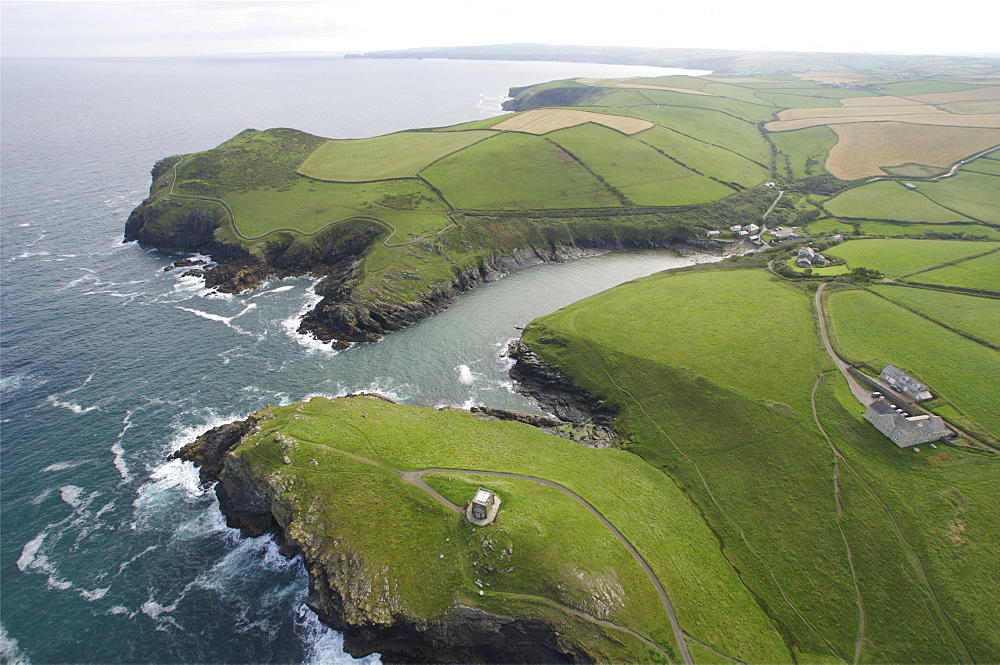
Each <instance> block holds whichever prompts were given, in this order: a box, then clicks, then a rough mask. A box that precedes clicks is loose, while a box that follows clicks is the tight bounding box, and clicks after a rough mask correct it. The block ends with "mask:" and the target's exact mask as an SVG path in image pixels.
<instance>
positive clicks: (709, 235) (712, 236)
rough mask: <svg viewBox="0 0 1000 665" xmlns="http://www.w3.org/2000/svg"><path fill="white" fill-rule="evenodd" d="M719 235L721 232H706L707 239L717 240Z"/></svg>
mask: <svg viewBox="0 0 1000 665" xmlns="http://www.w3.org/2000/svg"><path fill="white" fill-rule="evenodd" d="M720 235H722V231H709V232H708V237H709V238H718V237H719V236H720Z"/></svg>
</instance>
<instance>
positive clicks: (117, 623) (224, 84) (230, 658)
mask: <svg viewBox="0 0 1000 665" xmlns="http://www.w3.org/2000/svg"><path fill="white" fill-rule="evenodd" d="M0 66H2V81H3V95H2V98H0V105H2V108H0V111H2V113H0V122H2V138H3V141H2V149H0V185H2V198H0V481H2V485H0V502H2V513H0V529H2V538H0V617H2V619H0V621H2V628H0V630H2V633H0V657H2V659H3V660H4V661H5V662H18V660H23V661H26V662H35V663H47V662H192V661H198V662H208V663H215V662H220V663H221V662H263V661H268V662H328V663H329V662H333V663H339V662H348V661H350V660H351V659H350V657H349V656H347V655H346V654H344V653H343V651H342V649H341V640H340V636H339V635H338V634H337V633H336V632H335V631H332V630H330V629H328V628H326V627H324V626H322V625H321V624H320V623H319V622H318V621H317V620H316V619H315V617H314V616H313V615H312V613H311V612H310V611H309V610H308V609H307V608H306V607H305V606H304V604H303V601H304V599H305V595H306V592H307V588H306V574H305V571H304V570H303V568H302V566H301V564H300V563H299V562H298V561H294V560H293V561H289V560H286V559H284V558H282V557H281V556H280V555H279V554H278V552H277V548H276V546H275V545H274V543H273V542H272V541H271V540H270V539H268V538H262V539H251V540H241V539H239V538H238V535H237V533H236V532H234V531H232V530H230V529H228V528H226V526H225V524H224V520H223V519H222V516H221V514H220V513H219V511H218V507H217V503H216V501H215V499H214V494H213V493H212V492H211V491H210V490H209V489H206V488H203V487H200V486H199V484H198V481H197V474H196V473H195V471H194V469H193V468H192V467H191V466H190V465H186V464H181V463H179V462H176V461H168V460H167V457H168V455H169V454H170V453H171V452H173V451H174V450H176V449H177V448H178V447H179V446H180V445H182V444H183V443H185V442H187V441H190V440H191V439H193V438H194V437H195V436H196V435H197V434H198V433H200V432H201V431H203V430H205V429H206V428H208V427H211V426H214V425H217V424H220V423H223V422H227V421H229V420H233V419H236V418H240V417H244V416H246V415H247V414H249V413H251V412H252V411H254V410H256V409H258V408H261V407H262V406H264V405H266V404H269V403H279V404H287V403H290V402H292V401H296V400H299V399H304V398H308V397H309V396H311V395H317V394H321V395H327V396H335V395H342V394H346V393H348V392H354V391H358V390H370V391H377V392H382V393H385V394H387V395H389V396H391V397H393V398H395V399H399V400H402V401H407V402H410V403H416V404H427V405H433V406H442V405H454V406H465V407H468V406H471V405H473V404H485V405H489V406H494V407H500V408H516V409H520V410H537V408H536V407H535V406H534V405H532V404H531V403H529V402H527V401H526V400H524V399H523V398H522V397H520V396H519V395H517V394H516V393H514V392H512V390H511V385H510V381H509V379H508V378H507V376H506V369H507V363H506V361H505V360H504V359H503V358H501V357H500V355H499V354H500V351H502V349H503V348H504V346H505V345H506V343H507V341H509V340H510V339H512V338H514V337H516V335H517V330H516V329H515V328H514V326H516V325H522V324H524V323H527V322H528V321H530V320H531V319H532V318H534V317H536V316H539V315H541V314H545V313H547V312H550V311H553V310H554V309H557V308H558V307H561V306H564V305H566V304H569V303H570V302H573V301H575V300H578V299H579V298H582V297H585V296H586V295H590V294H592V293H595V292H597V291H600V290H602V289H604V288H608V287H610V286H612V285H614V284H617V283H620V282H622V281H625V280H628V279H632V278H634V277H638V276H640V275H644V274H649V273H651V272H654V271H656V270H661V269H664V268H668V267H673V266H675V265H682V264H686V263H689V262H690V261H691V260H692V259H690V258H681V257H678V256H676V255H674V254H671V253H669V252H637V253H629V254H608V255H603V256H600V257H594V258H590V259H583V260H580V261H576V262H572V263H567V264H559V265H542V266H536V267H533V268H528V269H525V270H522V271H518V272H516V273H514V274H513V275H511V276H508V277H506V278H504V279H503V280H501V281H499V282H496V283H493V284H488V285H485V286H483V287H481V288H479V289H477V290H475V291H473V292H471V293H469V294H465V295H464V296H463V297H462V298H461V299H460V300H459V302H458V303H457V304H456V305H455V306H453V307H452V308H451V309H449V310H448V311H446V312H444V313H442V314H440V315H437V316H433V317H431V318H429V319H427V320H425V321H422V322H420V323H418V324H416V325H414V326H412V327H411V328H409V329H407V330H405V331H401V332H399V333H394V334H393V335H390V336H388V337H387V338H386V339H384V340H383V341H381V342H379V343H376V344H368V345H359V346H357V347H355V348H352V349H349V350H348V351H345V352H341V353H336V352H333V351H331V350H330V349H329V347H327V346H325V345H321V344H318V343H316V342H315V341H314V340H311V339H309V338H306V337H303V336H300V335H298V334H296V333H295V328H296V326H297V319H298V317H299V316H300V315H301V314H302V313H303V312H304V311H305V309H306V308H308V307H309V306H311V304H313V303H314V302H315V301H316V297H315V295H314V294H313V293H312V291H311V287H312V284H313V281H312V280H311V279H310V278H308V277H302V278H295V279H288V280H282V281H277V280H275V281H272V282H269V283H267V284H265V285H264V286H263V287H262V288H260V289H257V290H256V291H254V292H252V293H247V294H243V295H237V296H223V295H218V294H211V293H209V292H208V291H207V290H206V289H204V287H203V285H202V284H201V283H200V282H198V281H197V280H196V279H194V278H186V277H183V276H182V274H181V272H182V271H174V272H169V273H166V272H163V268H164V267H165V266H167V265H168V264H169V263H170V262H171V261H172V260H173V259H174V258H176V257H170V256H166V255H163V254H161V253H159V252H147V251H144V250H142V249H140V248H139V247H137V246H135V245H134V244H128V245H123V244H121V239H122V230H123V226H124V222H125V219H126V218H127V216H128V213H129V211H130V210H131V209H132V208H133V207H134V206H135V205H137V204H138V203H139V202H140V201H141V200H142V198H143V197H144V196H145V194H146V191H147V188H148V186H149V169H150V168H151V167H152V165H153V163H154V162H155V161H156V160H157V159H159V158H161V157H164V156H167V155H170V154H177V153H184V152H192V151H197V150H204V149H207V148H210V147H212V146H214V145H217V144H219V143H221V142H222V141H225V140H226V139H228V138H230V137H231V136H233V135H234V134H236V133H238V132H239V131H241V130H243V129H245V128H247V127H255V128H258V129H264V128H268V127H275V126H288V127H295V128H298V129H303V130H305V131H309V132H313V133H316V134H319V135H322V136H329V137H334V138H357V137H363V136H372V135H377V134H384V133H388V132H392V131H398V130H401V129H407V128H413V127H426V126H440V125H446V124H453V123H457V122H464V121H468V120H475V119H478V118H483V117H488V116H492V115H497V114H499V113H501V111H500V108H499V105H500V102H501V101H502V100H503V99H504V98H505V97H506V91H507V89H508V88H509V87H510V86H516V85H527V84H530V83H535V82H540V81H545V80H550V79H555V78H565V77H570V76H624V75H639V74H650V73H659V74H662V73H663V70H654V69H652V68H634V67H629V68H625V67H614V66H601V65H576V64H571V63H504V62H462V61H433V60H425V61H378V60H342V59H323V58H303V59H296V58H283V59H254V58H240V59H230V60H227V59H206V60H189V59H145V60H143V59H136V60H127V59H122V60H99V59H94V60H59V59H48V60H17V59H5V60H4V61H3V62H2V65H0Z"/></svg>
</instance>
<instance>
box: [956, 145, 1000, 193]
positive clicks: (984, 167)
mask: <svg viewBox="0 0 1000 665" xmlns="http://www.w3.org/2000/svg"><path fill="white" fill-rule="evenodd" d="M994 154H996V153H994ZM962 170H963V171H968V172H970V173H985V174H987V175H993V176H1000V161H998V160H996V159H986V158H983V157H980V158H979V159H977V160H976V161H974V162H970V163H969V164H966V165H965V166H963V167H962ZM995 186H998V187H1000V184H996V185H995Z"/></svg>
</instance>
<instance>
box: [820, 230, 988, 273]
mask: <svg viewBox="0 0 1000 665" xmlns="http://www.w3.org/2000/svg"><path fill="white" fill-rule="evenodd" d="M996 247H1000V244H997V243H995V242H964V241H961V240H908V239H899V240H895V239H870V240H848V241H847V242H844V243H841V244H839V245H837V246H836V247H831V248H830V249H828V250H827V251H826V253H827V254H830V255H832V256H837V257H840V258H842V259H844V260H845V261H847V264H848V265H849V266H850V267H851V268H861V267H864V268H872V269H874V270H878V271H879V272H881V273H883V274H884V275H886V276H887V277H900V276H902V275H909V274H910V273H914V272H916V271H918V270H925V269H927V268H930V267H933V266H938V265H941V264H942V263H947V262H949V261H957V260H959V259H963V258H965V257H967V256H973V255H975V254H981V253H983V252H987V251H990V250H991V249H995V248H996ZM926 274H930V273H921V276H923V275H926ZM917 281H921V280H917Z"/></svg>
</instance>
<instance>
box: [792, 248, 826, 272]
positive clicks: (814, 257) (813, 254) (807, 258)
mask: <svg viewBox="0 0 1000 665" xmlns="http://www.w3.org/2000/svg"><path fill="white" fill-rule="evenodd" d="M827 263H829V261H828V260H827V259H826V257H825V256H823V255H822V254H820V253H819V252H817V251H816V250H814V249H813V248H812V247H801V248H799V255H798V256H796V257H795V265H797V266H798V267H800V268H811V267H812V266H825V265H826V264H827Z"/></svg>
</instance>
